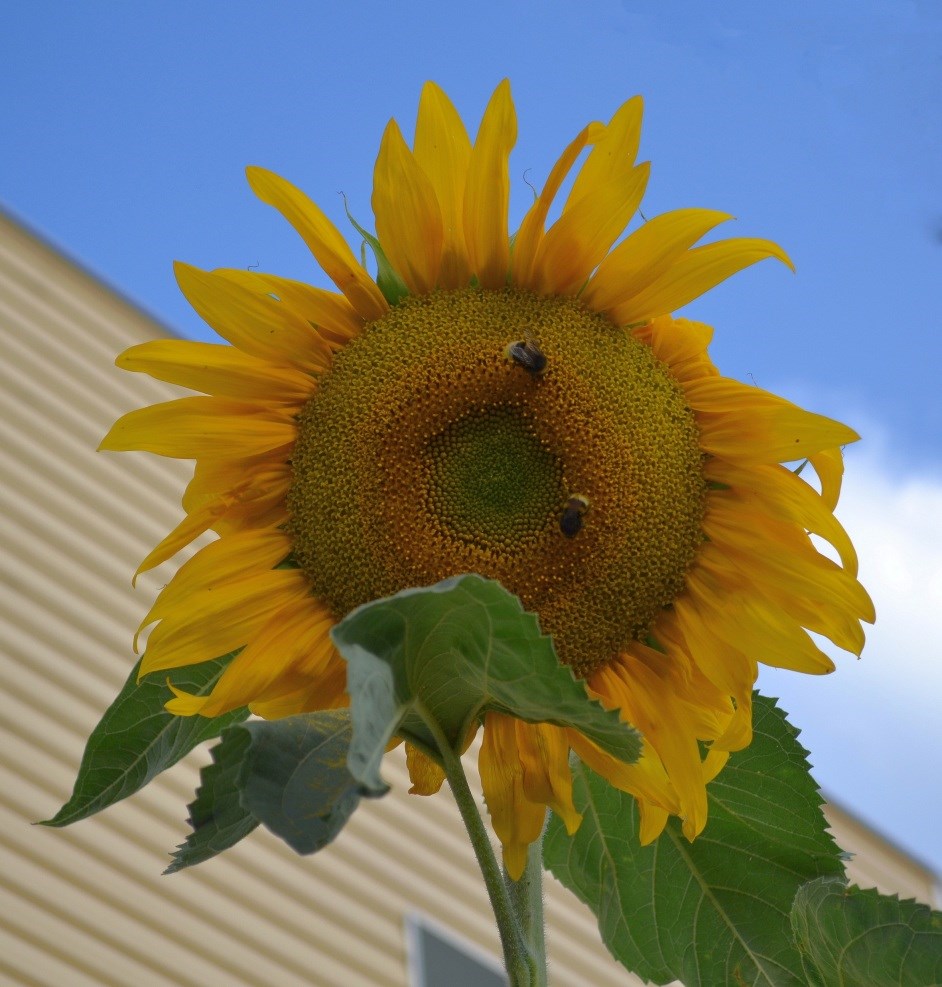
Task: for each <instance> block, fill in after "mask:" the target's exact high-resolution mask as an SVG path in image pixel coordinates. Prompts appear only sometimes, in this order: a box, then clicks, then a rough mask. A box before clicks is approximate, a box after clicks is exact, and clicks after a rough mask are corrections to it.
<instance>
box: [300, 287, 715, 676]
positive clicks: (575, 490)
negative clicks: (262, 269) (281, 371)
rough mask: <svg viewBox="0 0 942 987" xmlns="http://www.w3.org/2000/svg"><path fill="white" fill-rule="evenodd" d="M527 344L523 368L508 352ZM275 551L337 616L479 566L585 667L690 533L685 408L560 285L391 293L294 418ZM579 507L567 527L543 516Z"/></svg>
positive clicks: (693, 490)
mask: <svg viewBox="0 0 942 987" xmlns="http://www.w3.org/2000/svg"><path fill="white" fill-rule="evenodd" d="M525 338H526V339H538V340H539V345H540V349H541V351H542V353H544V354H545V356H546V358H547V364H546V368H545V370H543V372H542V373H541V374H539V375H535V374H531V373H528V372H527V371H526V370H525V369H523V368H521V367H520V366H519V365H518V364H517V363H515V362H514V361H513V360H512V359H510V358H508V356H507V352H508V345H509V344H511V343H514V342H515V341H518V340H523V339H525ZM298 433H299V434H298V441H297V444H296V448H295V453H294V458H293V471H294V480H293V483H292V486H291V490H290V492H289V495H288V505H289V509H290V512H291V521H290V522H289V531H290V533H291V534H292V536H293V538H294V554H295V558H296V559H297V561H298V563H299V564H300V565H301V566H302V567H303V568H304V570H305V572H306V573H307V574H308V576H309V577H310V580H311V584H312V590H313V592H314V594H315V595H316V596H318V597H319V598H321V599H322V600H324V601H325V602H326V603H327V604H328V605H329V606H330V608H331V610H332V611H333V613H334V614H335V616H336V617H338V618H340V617H342V616H344V615H345V614H346V613H348V612H349V611H350V610H351V609H353V608H354V607H356V606H358V605H360V604H362V603H365V602H368V601H370V600H373V599H376V598H377V597H382V596H388V595H390V594H392V593H396V592H398V591H399V590H401V589H404V588H406V587H408V586H416V585H427V584H430V583H434V582H437V581H438V580H440V579H444V578H446V577H447V576H452V575H456V574H458V573H462V572H477V573H480V574H481V575H484V576H487V577H490V578H494V579H498V580H500V582H501V583H503V584H504V586H506V587H507V588H508V589H509V590H511V591H512V592H513V593H516V594H517V595H518V596H519V597H520V598H521V600H522V601H523V603H524V605H525V606H526V607H527V609H530V610H534V611H536V612H537V614H538V615H539V617H540V622H541V626H542V628H543V630H544V631H545V632H547V633H549V634H552V635H553V639H554V642H555V645H556V650H557V653H558V655H559V657H560V659H561V660H562V661H563V662H565V663H567V664H569V665H570V666H572V667H573V670H574V671H575V672H576V673H577V674H581V675H587V674H589V673H590V672H591V671H592V670H593V669H595V668H597V667H598V666H599V665H601V664H603V663H604V662H606V661H608V660H609V659H610V658H611V657H612V656H613V655H615V654H617V653H618V652H619V651H621V650H623V649H624V648H625V647H626V646H627V645H628V643H629V642H630V641H632V640H634V639H638V638H641V637H643V636H644V635H645V634H646V633H647V631H648V629H649V627H650V625H651V623H652V621H653V620H654V618H655V616H656V615H657V614H658V612H659V611H660V610H661V609H662V608H663V607H665V606H668V605H669V604H670V603H671V602H672V601H673V599H674V598H675V597H676V595H677V594H678V593H679V592H680V590H681V588H682V587H683V584H684V578H685V574H686V571H687V569H688V567H689V565H690V563H691V561H692V560H693V557H694V554H695V553H696V550H697V547H698V546H699V544H700V542H701V539H702V536H701V520H702V514H703V500H704V491H705V482H704V479H703V473H702V456H701V453H700V449H699V443H698V433H697V427H696V423H695V421H694V417H693V414H692V412H691V411H690V409H689V408H688V407H687V406H686V404H685V401H684V397H683V393H682V391H681V389H680V387H679V386H678V385H677V384H676V382H675V381H674V380H673V379H672V377H671V376H670V373H669V372H668V370H667V368H666V367H665V366H664V365H663V364H661V363H660V362H659V361H658V360H656V359H655V357H654V356H653V354H652V353H651V350H650V348H649V347H647V346H645V345H644V344H642V343H640V342H638V341H637V340H636V339H634V338H633V337H632V336H631V335H630V334H629V333H627V332H626V331H625V330H624V329H621V328H618V327H616V326H614V325H613V324H612V323H611V322H609V321H608V320H607V319H606V318H604V317H603V316H601V315H598V314H596V313H592V312H589V311H587V310H586V309H585V308H584V307H583V306H582V305H581V304H580V303H579V302H578V301H576V300H575V299H571V298H560V297H542V296H536V295H531V294H528V293H525V292H519V291H515V290H512V289H506V290H504V291H484V290H480V289H477V288H467V289H460V290H457V291H447V292H445V291H442V292H435V293H433V294H430V295H423V296H414V297H409V298H406V299H405V300H404V301H402V302H400V303H399V304H398V305H396V306H395V307H394V308H392V309H391V310H390V311H389V312H388V313H387V314H386V315H385V316H384V317H383V318H382V319H379V320H378V321H376V322H374V323H372V324H370V325H369V326H367V327H366V329H365V330H364V331H363V333H362V334H361V335H360V336H359V337H357V338H356V339H354V340H353V341H352V342H351V343H350V344H349V345H348V346H347V347H346V348H345V349H344V350H342V351H340V352H339V353H337V354H336V356H335V358H334V363H333V366H332V368H331V369H330V371H329V372H328V373H326V374H325V375H324V376H323V377H322V378H321V380H320V382H319V386H318V389H317V392H316V393H315V395H314V396H313V397H312V398H311V400H310V401H309V402H308V404H307V405H306V406H305V408H304V409H303V411H302V413H301V415H300V418H299V429H298ZM574 495H578V496H579V497H582V498H585V499H586V502H587V503H591V512H590V513H586V514H585V517H584V519H582V520H583V523H582V525H581V527H580V529H579V531H578V534H576V535H575V536H574V537H568V536H567V535H566V534H565V533H564V531H563V530H561V526H560V521H561V519H562V517H563V514H564V512H565V511H566V509H567V504H569V503H570V500H571V498H572V497H573V496H574Z"/></svg>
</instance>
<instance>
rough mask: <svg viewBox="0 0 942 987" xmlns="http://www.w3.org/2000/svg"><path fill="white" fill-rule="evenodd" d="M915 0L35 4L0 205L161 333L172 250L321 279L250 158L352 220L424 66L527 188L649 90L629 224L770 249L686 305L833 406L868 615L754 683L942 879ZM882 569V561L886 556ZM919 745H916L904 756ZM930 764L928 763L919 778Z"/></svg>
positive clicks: (728, 358)
mask: <svg viewBox="0 0 942 987" xmlns="http://www.w3.org/2000/svg"><path fill="white" fill-rule="evenodd" d="M940 53H942V6H940V5H939V4H938V3H937V2H936V0H854V2H850V0H832V2H830V3H827V4H821V3H818V2H808V0H798V2H789V3H782V4H771V3H768V4H767V3H755V2H754V0H730V2H726V3H723V4H707V3H699V2H694V0H688V2H679V0H623V2H614V0H585V2H582V3H574V2H571V0H570V2H563V0H544V2H536V0H529V2H524V0H510V2H495V0H483V2H478V3H476V4H474V5H473V6H472V5H468V4H456V3H449V2H443V0H438V2H434V3H432V2H403V3H400V4H392V3H388V2H387V3H376V2H351V3H347V4H344V5H341V4H326V3H323V4H322V3H316V2H315V3H312V2H310V0H308V2H274V3H270V4H258V3H247V2H243V0H230V2H227V3H223V2H213V3H210V2H187V3H183V2H180V0H170V2H166V0H165V2H161V3H154V2H149V0H148V2H144V0H138V2H135V3H124V4H119V3H114V2H104V0H101V2H91V0H84V2H83V0H69V2H60V3H53V2H44V0H36V2H34V3H31V4H16V5H12V6H11V7H10V8H9V9H8V10H6V11H5V13H4V32H3V36H2V37H0V85H2V90H3V92H4V93H5V95H6V98H5V99H3V100H2V103H0V204H2V205H3V206H4V207H5V208H7V209H8V210H10V211H11V212H12V213H13V214H14V215H16V216H17V217H19V218H20V219H22V220H24V221H25V222H26V223H27V224H28V225H30V226H32V227H33V228H34V229H36V230H38V231H39V232H40V233H42V234H44V235H45V236H46V237H48V238H49V239H51V240H52V241H53V242H54V243H56V244H57V245H59V246H60V247H62V248H63V249H64V250H65V251H66V252H67V253H69V254H70V255H72V256H73V257H74V258H76V259H78V260H79V261H81V262H82V263H83V264H85V265H86V266H87V267H89V268H90V269H91V270H92V271H94V272H95V273H97V274H98V275H100V276H101V277H103V278H104V279H105V280H106V281H108V282H109V283H110V284H112V285H113V286H115V287H116V288H118V289H119V290H120V291H122V292H123V293H124V294H126V295H128V296H129V297H130V298H131V299H133V300H134V301H135V302H137V303H138V304H140V305H141V306H142V307H143V308H145V309H146V310H148V311H149V312H150V313H151V314H153V315H155V316H156V317H157V318H158V319H160V320H161V321H162V322H164V323H165V324H166V325H167V326H169V327H171V328H172V329H174V330H175V331H177V332H179V333H181V334H184V335H191V336H198V335H205V327H203V326H202V325H201V323H200V322H199V320H198V319H197V317H196V316H195V314H194V313H193V312H192V311H191V310H190V309H189V308H188V306H187V304H186V302H185V301H184V300H183V298H182V297H181V296H180V295H179V293H178V291H177V289H176V286H175V283H174V281H173V276H172V272H171V266H170V265H171V261H172V260H173V259H181V260H186V261H188V262H191V263H194V264H197V265H199V266H203V267H210V268H211V267H218V266H227V267H229V266H231V267H253V268H254V267H256V266H258V267H259V268H260V269H261V270H268V271H273V272H275V273H279V274H283V275H288V276H292V277H298V278H301V279H303V280H309V281H314V282H315V283H321V284H323V283H324V282H323V280H322V278H321V276H320V274H319V272H318V271H317V269H316V267H315V265H314V264H313V262H312V260H311V258H310V257H309V255H308V254H307V252H306V250H305V248H304V247H303V245H302V244H301V243H300V241H299V240H298V239H297V238H296V237H295V235H294V234H293V232H292V231H291V230H290V228H289V227H287V226H286V225H285V224H284V222H283V221H282V220H281V219H280V218H279V217H278V216H277V215H276V214H275V213H274V212H273V211H272V210H271V209H269V208H268V207H267V206H264V205H262V204H261V203H259V202H258V201H256V200H255V199H254V197H253V196H252V194H251V192H250V191H249V189H248V187H247V184H246V182H245V179H244V174H243V168H244V166H245V165H247V164H259V165H264V166H266V167H269V168H272V169H273V170H275V171H278V172H279V173H281V174H283V175H284V176H285V177H287V178H289V179H290V180H291V181H293V182H295V183H296V184H298V185H299V186H301V187H302V188H304V189H305V190H306V191H307V192H308V193H309V194H310V195H311V196H312V197H313V198H315V199H316V200H317V201H318V202H319V203H320V204H321V205H322V206H323V207H324V208H325V209H326V211H327V212H328V214H329V215H331V216H332V217H333V218H334V219H335V220H336V221H337V223H338V224H341V225H342V224H343V223H344V219H343V209H342V202H341V199H340V196H339V194H338V193H340V192H343V193H345V195H346V196H347V198H348V201H349V203H350V207H351V209H352V210H353V212H354V213H355V215H357V216H358V217H359V218H360V219H361V221H363V220H366V222H367V223H368V222H369V219H370V209H369V199H370V183H371V176H372V166H373V160H374V158H375V154H376V150H377V147H378V143H379V137H380V134H381V133H382V129H383V127H384V125H385V123H386V121H387V120H388V118H389V117H390V116H395V117H396V118H397V119H398V120H399V122H400V124H401V125H402V128H403V130H404V132H406V133H408V132H409V131H410V129H411V127H412V124H413V122H414V114H415V107H416V103H417V99H418V94H419V90H420V88H421V85H422V82H423V81H424V80H425V79H428V78H431V79H435V80H436V81H438V82H439V83H440V84H441V85H442V86H443V87H444V88H445V89H446V91H447V92H448V93H449V94H450V95H451V97H452V98H453V100H454V101H455V103H456V105H457V106H458V108H459V110H460V111H461V112H462V114H463V116H464V117H465V119H466V120H467V121H468V122H469V125H470V127H471V128H472V129H473V128H474V127H476V125H477V121H478V119H479V117H480V113H481V110H482V109H483V107H484V104H485V103H486V101H487V98H488V96H489V94H490V92H491V90H492V89H493V87H494V86H495V84H496V83H497V82H498V81H499V80H500V79H501V78H502V77H504V76H509V77H510V79H511V82H512V85H513V92H514V96H515V99H516V104H517V110H518V115H519V121H520V138H519V140H518V144H517V149H516V151H515V153H514V156H513V158H512V160H511V170H512V176H513V178H514V188H513V194H514V196H515V198H514V204H513V206H512V209H513V213H514V217H516V218H519V216H520V215H521V214H522V210H523V208H524V207H525V205H526V203H527V201H528V196H529V195H530V192H529V190H528V189H527V186H526V184H525V181H524V179H525V177H526V178H527V179H529V180H530V181H532V182H533V183H534V184H536V185H539V184H541V182H542V180H543V179H544V178H545V176H546V173H547V171H548V169H549V167H550V166H551V164H552V163H553V161H554V160H555V157H556V155H557V154H558V152H559V151H560V150H561V148H562V147H563V146H564V144H565V143H566V142H568V140H569V139H570V138H571V137H572V136H574V135H575V133H576V132H577V131H578V130H579V129H581V127H582V126H583V125H584V124H585V123H586V122H587V121H588V120H590V119H607V117H608V116H609V115H610V114H611V113H612V112H613V111H614V109H615V108H616V107H617V106H618V105H619V104H620V103H621V102H623V101H624V100H625V99H626V98H627V97H629V96H631V95H634V94H635V93H641V94H643V95H644V97H645V101H646V116H645V131H644V137H643V140H642V154H641V156H642V158H650V159H651V161H652V178H651V182H650V184H649V187H648V194H647V197H646V200H645V204H644V206H643V209H644V212H645V214H646V215H648V216H650V215H653V214H656V213H658V212H663V211H666V210H668V209H674V208H680V207H685V206H704V207H710V208H715V209H722V210H725V211H727V212H730V213H732V214H733V215H735V216H737V217H738V219H737V221H736V222H735V223H730V224H727V225H726V226H725V227H723V228H721V230H720V231H719V232H720V235H723V236H727V235H746V236H767V237H770V238H772V239H774V240H776V241H777V242H779V243H781V244H782V245H783V246H784V247H785V249H786V250H788V251H789V253H790V254H791V256H792V258H793V259H794V261H795V263H796V265H797V268H798V274H797V276H795V275H792V274H791V273H790V272H788V271H787V270H786V269H785V268H784V267H783V266H781V265H778V264H775V263H774V262H770V261H766V262H764V263H763V264H762V265H759V266H758V267H756V268H754V269H751V270H749V271H747V272H745V273H743V274H741V275H739V276H737V277H736V278H734V279H732V280H731V281H729V282H727V283H726V284H724V285H722V286H720V287H719V288H717V289H716V290H714V291H713V292H711V293H710V294H708V295H706V296H705V297H703V298H702V299H700V300H698V301H697V302H695V303H693V304H692V305H691V306H689V307H688V309H687V310H686V311H685V313H684V314H688V315H690V316H691V317H694V318H699V319H702V320H703V321H706V322H709V323H711V324H712V325H714V326H716V329H717V333H716V342H715V344H714V347H713V355H714V359H715V360H716V361H717V363H718V364H719V366H720V368H721V370H722V371H723V372H724V373H726V374H728V375H730V376H733V377H738V378H740V379H742V380H750V381H755V382H756V383H758V384H759V385H760V386H762V387H767V388H769V389H770V390H775V391H778V392H779V393H783V394H785V395H786V396H788V397H791V398H792V399H793V400H797V401H799V402H801V403H803V404H805V405H807V406H809V407H812V408H813V409H814V410H817V411H821V412H824V413H826V414H830V415H833V416H834V417H838V418H841V419H842V420H844V421H848V422H849V423H851V424H852V425H854V426H855V427H856V428H857V429H858V431H860V432H861V434H862V435H863V436H864V440H865V441H864V442H863V443H861V444H860V445H859V447H855V448H852V449H851V450H849V452H848V471H849V476H848V481H847V496H846V503H845V505H844V507H843V513H842V514H841V516H842V517H843V518H844V520H845V522H846V523H847V525H848V527H849V528H850V529H851V533H852V535H854V536H855V537H856V538H857V540H858V541H859V542H860V545H861V558H862V578H863V579H864V581H865V583H866V584H867V585H868V588H870V590H871V592H872V594H873V596H874V597H875V600H876V603H877V609H878V614H879V616H880V623H879V624H878V626H877V628H876V629H875V630H874V633H873V636H872V644H871V646H870V648H869V649H868V650H867V651H865V652H864V659H863V660H862V661H861V662H860V663H857V662H855V661H854V660H853V659H852V658H847V657H845V658H843V659H841V660H840V661H839V671H838V673H837V674H836V675H834V676H831V677H830V678H829V679H828V680H826V682H821V681H812V680H800V677H798V676H789V677H785V676H782V675H774V676H771V675H770V676H768V677H764V678H763V679H761V680H760V685H762V684H763V683H765V685H766V690H767V691H769V692H774V693H777V694H779V695H781V696H782V697H783V704H784V705H785V706H786V708H787V709H789V710H790V711H791V713H792V719H793V721H794V722H795V723H796V725H797V726H800V727H802V728H803V729H804V739H805V742H806V743H807V744H808V745H809V746H810V747H811V748H812V750H813V752H814V755H813V760H814V762H815V764H816V765H817V769H818V770H817V772H816V774H817V777H818V779H819V781H820V782H821V783H822V784H823V785H824V786H825V787H826V788H827V790H829V791H830V792H832V793H833V794H834V795H835V796H836V797H838V798H840V799H841V800H842V801H843V802H844V803H846V804H847V805H848V807H849V808H850V809H851V810H852V811H855V812H857V813H859V814H861V815H863V816H864V817H865V818H866V819H867V820H868V821H870V822H871V823H873V824H875V825H877V826H878V828H880V829H882V830H884V831H885V832H887V833H888V834H889V835H890V836H891V837H892V838H894V839H895V840H897V841H898V842H900V843H901V844H903V845H904V846H905V847H907V848H909V849H911V850H913V851H914V852H915V853H916V854H917V855H918V856H920V857H922V858H924V859H926V860H928V861H930V862H932V863H934V865H935V866H936V868H937V869H938V870H939V871H942V845H940V841H939V840H938V836H937V830H936V819H937V817H938V814H939V812H940V811H942V785H940V782H939V777H940V775H942V766H940V757H939V750H940V745H942V729H940V727H939V725H938V721H939V705H940V696H942V672H940V671H939V670H938V668H937V665H939V666H942V661H939V659H938V657H937V656H938V654H939V652H940V651H942V647H940V645H942V635H940V633H939V630H938V626H937V624H935V625H934V622H933V618H935V616H936V615H937V614H938V613H939V612H942V585H940V584H942V576H940V573H942V526H940V522H939V518H940V517H942V441H940V437H942V401H940V399H939V391H938V386H937V375H938V370H939V367H940V365H942V342H940V339H942V332H940V329H942V276H940V274H942V193H940V179H942V106H940V99H939V93H942V54H940ZM888 559H892V560H894V562H893V565H889V564H888V562H887V560H888ZM921 751H924V753H921ZM929 766H932V770H928V767H929Z"/></svg>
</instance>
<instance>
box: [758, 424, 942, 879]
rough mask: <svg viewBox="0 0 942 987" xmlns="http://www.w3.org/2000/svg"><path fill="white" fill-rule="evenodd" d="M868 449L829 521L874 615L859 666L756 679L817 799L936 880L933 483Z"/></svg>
mask: <svg viewBox="0 0 942 987" xmlns="http://www.w3.org/2000/svg"><path fill="white" fill-rule="evenodd" d="M874 431H875V430H873V429H869V430H868V432H869V434H870V435H873V434H874ZM868 445H869V447H870V448H869V450H868V451H867V452H863V453H858V452H857V451H856V450H853V449H851V450H848V456H847V474H846V479H845V483H844V492H843V494H842V497H841V502H840V504H839V506H838V511H837V513H838V517H839V518H840V519H841V521H842V522H843V524H844V526H845V527H846V528H847V530H848V531H849V533H850V535H851V538H852V539H853V541H854V544H855V545H856V547H857V550H858V553H859V556H860V580H861V582H862V583H863V584H864V586H866V588H867V590H868V591H869V592H870V595H871V596H872V598H873V600H874V604H875V606H876V611H877V623H876V625H875V626H873V627H872V628H869V629H868V630H869V632H868V635H867V637H868V640H867V646H866V647H865V649H864V652H863V657H862V658H861V659H860V660H859V661H858V660H857V659H855V658H854V657H853V656H849V655H845V654H842V653H837V654H835V655H834V657H835V659H836V661H837V663H838V669H837V671H836V672H835V673H834V674H833V675H831V676H828V677H827V678H824V679H813V678H811V677H808V676H802V675H795V674H790V673H785V672H779V671H777V670H772V669H763V670H762V672H761V673H760V677H759V687H760V689H761V690H762V691H763V692H765V693H767V694H769V695H777V696H779V697H780V698H781V702H782V706H783V707H784V708H785V709H786V710H787V711H788V712H789V718H790V720H791V722H792V723H793V724H794V725H795V726H797V727H799V728H801V730H802V742H803V743H804V744H805V746H806V747H808V748H810V750H811V752H812V757H811V760H812V763H813V764H814V765H815V776H816V778H817V779H818V782H819V783H820V784H821V785H822V787H823V788H824V789H825V790H826V791H827V792H829V793H831V794H832V795H833V796H834V797H835V798H837V799H838V800H840V801H841V802H843V803H844V804H845V805H846V806H847V808H849V809H850V810H851V811H853V812H856V813H858V814H860V815H861V816H863V817H864V818H865V819H867V820H868V822H870V823H871V824H872V825H874V826H875V827H876V828H877V829H880V830H882V831H883V832H884V833H886V835H888V836H889V837H890V838H891V839H894V840H896V841H897V842H899V843H900V844H902V845H903V846H905V847H907V848H908V849H910V850H911V851H913V852H914V853H915V854H916V856H917V857H920V858H922V859H923V860H925V861H926V862H928V863H930V864H932V865H933V866H934V867H935V869H936V870H937V871H939V872H942V848H940V846H939V841H938V830H937V823H936V820H937V818H938V816H939V814H940V813H942V625H940V621H942V478H939V477H933V476H931V475H924V476H916V475H909V476H903V475H900V474H899V473H896V472H894V471H893V470H891V469H890V468H888V467H887V465H886V463H887V458H886V457H884V456H883V455H882V454H881V446H883V443H881V442H879V441H876V442H874V441H872V440H871V442H870V443H868Z"/></svg>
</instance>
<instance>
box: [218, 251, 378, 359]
mask: <svg viewBox="0 0 942 987" xmlns="http://www.w3.org/2000/svg"><path fill="white" fill-rule="evenodd" d="M213 274H217V275H218V276H219V277H222V278H228V279H229V280H230V281H235V282H236V284H241V285H242V287H243V288H248V289H249V290H250V291H254V292H256V294H261V295H274V296H275V297H276V298H278V299H279V300H280V301H281V302H282V303H283V304H284V305H287V306H288V307H289V308H290V309H292V310H293V311H294V313H295V314H296V315H299V316H300V317H301V318H302V319H304V321H305V322H307V323H308V324H309V325H311V326H312V327H313V328H314V330H315V331H316V332H317V334H318V335H319V336H320V337H321V338H323V339H324V340H326V342H327V343H328V344H329V345H330V346H331V347H332V348H334V347H337V348H339V347H341V346H345V345H346V344H347V343H348V342H349V341H350V340H351V339H353V338H355V337H356V336H359V334H360V333H361V332H362V330H363V318H362V316H360V315H359V314H358V313H357V311H356V309H354V307H353V306H352V305H351V304H350V302H349V301H347V299H346V298H345V297H344V296H343V295H340V294H338V293H337V292H336V291H326V290H325V289H324V288H315V287H314V286H313V285H310V284H304V282H302V281H292V280H291V279H290V278H280V277H278V276H277V275H275V274H261V273H259V272H258V271H243V270H242V269H241V268H236V267H220V268H217V269H216V270H215V271H213Z"/></svg>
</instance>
